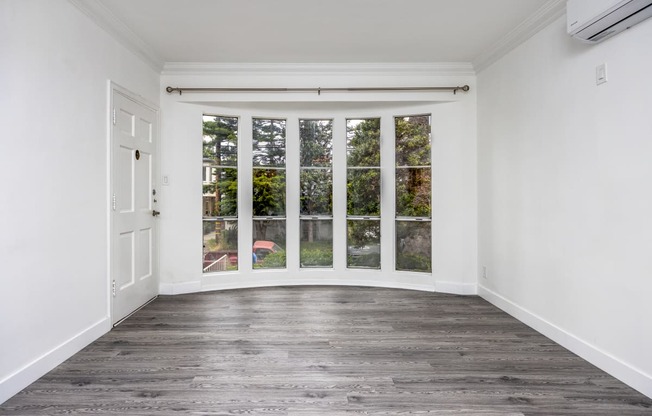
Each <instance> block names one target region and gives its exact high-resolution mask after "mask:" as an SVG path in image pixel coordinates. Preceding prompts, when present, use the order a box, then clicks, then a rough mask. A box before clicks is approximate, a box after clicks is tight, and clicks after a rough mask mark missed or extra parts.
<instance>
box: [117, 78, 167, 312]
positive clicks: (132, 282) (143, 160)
mask: <svg viewBox="0 0 652 416" xmlns="http://www.w3.org/2000/svg"><path fill="white" fill-rule="evenodd" d="M112 104H113V106H112V107H113V108H112V109H111V112H112V114H111V118H112V121H111V139H112V140H111V152H112V155H111V156H112V157H111V179H112V181H111V184H112V188H113V189H112V195H111V197H112V201H111V204H112V207H111V215H112V221H111V286H112V287H111V292H112V297H113V302H112V309H113V310H112V321H113V323H114V324H115V323H117V322H119V321H121V320H122V319H124V318H125V317H127V316H129V314H131V313H132V312H134V311H135V310H137V309H138V308H139V307H141V306H142V305H144V304H145V303H147V302H148V301H149V300H151V299H152V298H154V297H156V296H157V295H158V270H157V261H156V259H157V244H156V241H157V236H156V215H158V212H157V211H156V198H157V195H156V187H155V184H154V178H155V172H156V170H155V161H156V141H157V136H158V123H157V116H158V114H157V111H156V110H155V109H153V108H151V107H149V106H147V105H145V104H143V103H140V102H138V101H136V100H135V99H133V98H130V97H129V96H128V95H127V94H126V93H123V92H121V91H120V90H118V89H116V88H112Z"/></svg>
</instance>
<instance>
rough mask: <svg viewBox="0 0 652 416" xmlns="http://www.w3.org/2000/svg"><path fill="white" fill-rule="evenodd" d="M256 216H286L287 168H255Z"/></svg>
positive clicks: (254, 206)
mask: <svg viewBox="0 0 652 416" xmlns="http://www.w3.org/2000/svg"><path fill="white" fill-rule="evenodd" d="M253 173H254V174H253V215H254V217H267V216H274V215H280V216H285V170H284V169H254V172H253Z"/></svg>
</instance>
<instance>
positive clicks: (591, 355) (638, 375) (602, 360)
mask: <svg viewBox="0 0 652 416" xmlns="http://www.w3.org/2000/svg"><path fill="white" fill-rule="evenodd" d="M478 294H479V295H480V296H481V297H482V298H484V299H485V300H486V301H488V302H490V303H491V304H493V305H494V306H496V307H498V308H500V309H502V310H503V311H505V312H507V313H508V314H510V315H512V316H513V317H515V318H516V319H518V320H519V321H521V322H523V323H524V324H526V325H528V326H530V327H531V328H533V329H535V330H536V331H538V332H540V333H541V334H543V335H545V336H547V337H548V338H550V339H551V340H553V341H555V342H556V343H558V344H560V345H561V346H563V347H564V348H566V349H568V350H570V351H571V352H573V353H575V354H577V355H578V356H580V357H582V358H583V359H585V360H586V361H588V362H590V363H591V364H593V365H595V366H596V367H598V368H600V369H601V370H603V371H605V372H607V373H609V374H611V375H612V376H614V377H616V378H617V379H619V380H620V381H622V382H623V383H625V384H627V385H629V386H630V387H632V388H633V389H636V390H638V391H639V392H641V393H643V394H644V395H646V396H648V397H650V398H652V376H650V375H649V374H646V373H644V372H643V371H640V370H638V369H637V368H635V367H632V366H631V365H629V364H627V363H625V362H623V361H621V360H619V359H618V358H616V357H614V356H612V355H611V354H609V353H607V352H605V351H603V350H601V349H600V348H598V347H596V346H595V345H592V344H590V343H588V342H586V341H584V340H582V339H580V338H578V337H577V336H575V335H573V334H571V333H569V332H567V331H565V330H563V329H562V328H559V327H558V326H556V325H554V324H552V323H550V322H548V321H546V320H545V319H543V318H542V317H540V316H538V315H536V314H534V313H532V312H530V311H529V310H527V309H525V308H523V307H521V306H519V305H517V304H516V303H514V302H512V301H511V300H509V299H507V298H505V297H503V296H501V295H499V294H498V293H496V292H494V291H492V290H490V289H487V288H486V287H484V286H478Z"/></svg>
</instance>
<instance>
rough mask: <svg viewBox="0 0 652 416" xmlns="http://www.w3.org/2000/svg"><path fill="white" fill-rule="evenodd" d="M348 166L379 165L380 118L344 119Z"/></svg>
mask: <svg viewBox="0 0 652 416" xmlns="http://www.w3.org/2000/svg"><path fill="white" fill-rule="evenodd" d="M346 153H347V165H348V166H380V119H379V118H372V119H352V120H347V121H346Z"/></svg>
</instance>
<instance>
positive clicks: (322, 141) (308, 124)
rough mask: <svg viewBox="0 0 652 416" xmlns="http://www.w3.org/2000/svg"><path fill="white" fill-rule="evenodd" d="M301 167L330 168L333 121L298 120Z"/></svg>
mask: <svg viewBox="0 0 652 416" xmlns="http://www.w3.org/2000/svg"><path fill="white" fill-rule="evenodd" d="M299 139H300V142H301V144H300V148H301V166H324V167H328V166H331V163H332V160H333V121H332V120H299Z"/></svg>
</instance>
